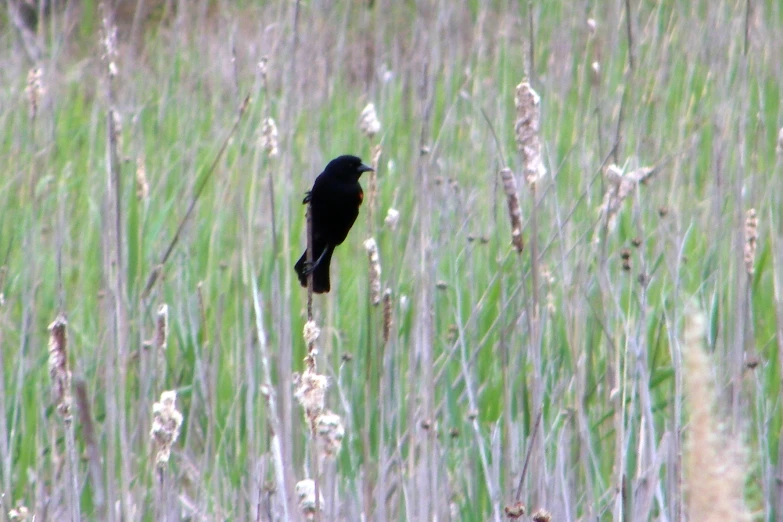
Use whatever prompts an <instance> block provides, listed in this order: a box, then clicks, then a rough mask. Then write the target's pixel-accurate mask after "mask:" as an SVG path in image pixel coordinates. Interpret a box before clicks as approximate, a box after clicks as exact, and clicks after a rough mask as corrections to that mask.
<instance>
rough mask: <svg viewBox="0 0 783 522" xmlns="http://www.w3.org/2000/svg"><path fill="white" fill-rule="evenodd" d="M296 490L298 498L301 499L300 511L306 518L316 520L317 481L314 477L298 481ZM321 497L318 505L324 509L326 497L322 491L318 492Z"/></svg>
mask: <svg viewBox="0 0 783 522" xmlns="http://www.w3.org/2000/svg"><path fill="white" fill-rule="evenodd" d="M294 489H295V491H296V498H297V499H299V511H300V512H301V513H302V516H303V517H304V519H305V520H315V515H316V501H315V482H314V481H313V479H304V480H300V481H299V482H297V483H296V487H295V488H294ZM318 496H319V497H320V498H319V499H318V500H319V501H320V502H318V506H319V507H320V508H321V510H323V508H324V499H323V495H322V494H321V492H320V491H319V492H318Z"/></svg>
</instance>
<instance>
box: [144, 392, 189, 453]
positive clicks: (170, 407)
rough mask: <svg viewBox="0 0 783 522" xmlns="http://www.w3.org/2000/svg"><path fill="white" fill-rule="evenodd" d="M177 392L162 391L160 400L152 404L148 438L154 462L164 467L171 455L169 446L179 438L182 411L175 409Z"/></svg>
mask: <svg viewBox="0 0 783 522" xmlns="http://www.w3.org/2000/svg"><path fill="white" fill-rule="evenodd" d="M176 403H177V392H176V391H174V390H169V391H164V392H163V393H161V394H160V402H156V403H155V404H153V405H152V429H151V430H150V438H152V443H153V445H154V447H155V464H156V465H157V466H158V467H159V468H162V467H165V466H166V464H168V462H169V457H170V456H171V447H172V446H173V445H174V443H175V442H176V441H177V438H179V430H180V427H181V426H182V420H183V417H182V413H180V412H179V411H177V404H176Z"/></svg>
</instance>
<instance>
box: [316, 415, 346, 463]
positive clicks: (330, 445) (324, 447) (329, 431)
mask: <svg viewBox="0 0 783 522" xmlns="http://www.w3.org/2000/svg"><path fill="white" fill-rule="evenodd" d="M315 432H316V434H317V436H318V450H319V456H320V457H321V458H324V459H328V460H334V459H335V458H336V457H337V454H338V453H340V449H341V448H342V446H343V437H345V427H344V426H343V421H342V419H341V418H340V416H339V415H337V414H336V413H332V412H331V411H329V410H324V411H323V412H322V413H321V414H320V415H318V417H316V419H315Z"/></svg>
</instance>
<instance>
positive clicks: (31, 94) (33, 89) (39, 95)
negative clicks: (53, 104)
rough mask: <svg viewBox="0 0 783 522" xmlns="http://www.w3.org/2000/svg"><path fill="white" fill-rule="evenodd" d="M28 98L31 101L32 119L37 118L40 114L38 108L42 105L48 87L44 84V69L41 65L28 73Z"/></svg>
mask: <svg viewBox="0 0 783 522" xmlns="http://www.w3.org/2000/svg"><path fill="white" fill-rule="evenodd" d="M25 91H26V92H27V100H28V101H29V103H30V119H31V120H35V118H36V116H37V115H38V108H39V107H40V104H41V100H42V99H43V97H44V94H46V89H45V88H44V85H43V69H42V68H41V67H40V66H35V67H33V68H31V69H30V71H29V72H28V73H27V87H26V88H25Z"/></svg>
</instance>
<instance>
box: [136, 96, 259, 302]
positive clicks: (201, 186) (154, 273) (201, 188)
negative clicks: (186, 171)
mask: <svg viewBox="0 0 783 522" xmlns="http://www.w3.org/2000/svg"><path fill="white" fill-rule="evenodd" d="M249 103H250V95H247V96H245V99H244V100H243V101H242V105H240V106H239V111H238V114H237V117H236V120H234V125H233V126H232V127H231V130H230V131H229V132H228V134H227V135H226V138H225V139H224V140H223V144H222V145H221V146H220V150H219V151H218V153H217V155H216V156H215V159H214V160H213V161H212V165H211V166H210V167H209V170H208V171H207V173H206V175H204V177H203V178H201V183H200V184H199V185H198V186H197V187H196V191H195V193H194V194H193V199H191V201H190V205H188V210H187V211H186V212H185V216H184V217H183V218H182V221H180V222H179V226H178V227H177V231H176V233H175V234H174V237H173V238H172V239H171V242H170V243H169V246H168V248H167V249H166V252H165V253H164V254H163V257H161V259H160V263H158V265H157V266H156V267H155V268H154V269H153V270H152V272H151V273H150V275H149V277H148V278H147V285H146V286H145V287H144V292H142V294H141V295H142V299H146V298H147V297H148V296H149V294H150V291H151V290H152V287H153V286H154V285H155V282H156V281H157V280H158V276H159V275H160V273H161V271H162V270H163V266H164V265H165V264H166V261H168V259H169V256H170V255H171V253H172V252H173V251H174V247H175V246H177V243H178V242H179V238H180V235H182V231H183V230H184V228H185V224H186V223H187V221H188V218H190V215H191V214H192V213H193V209H194V208H195V207H196V203H197V202H198V200H199V197H201V193H202V192H204V188H205V187H206V186H207V182H208V181H209V180H210V179H211V178H212V175H213V174H214V173H215V170H217V165H218V161H220V158H221V157H222V156H223V153H224V152H225V151H226V148H227V147H228V142H229V141H230V140H231V137H232V136H233V135H234V133H235V132H236V130H237V127H239V122H240V121H241V120H242V116H243V115H244V114H245V111H246V110H247V106H248V105H249Z"/></svg>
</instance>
